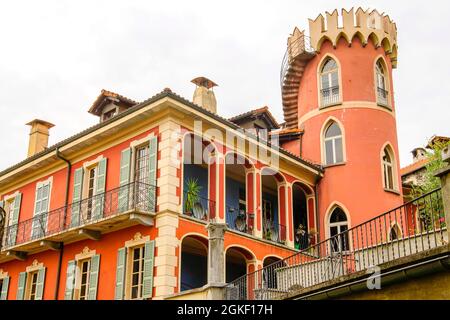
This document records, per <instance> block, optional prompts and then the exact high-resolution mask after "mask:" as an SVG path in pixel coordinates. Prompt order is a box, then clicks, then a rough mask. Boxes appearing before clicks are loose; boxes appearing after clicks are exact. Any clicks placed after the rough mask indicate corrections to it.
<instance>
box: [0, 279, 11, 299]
mask: <svg viewBox="0 0 450 320" xmlns="http://www.w3.org/2000/svg"><path fill="white" fill-rule="evenodd" d="M9 278H10V277H6V278H3V284H2V292H0V300H6V299H7V298H8V288H9Z"/></svg>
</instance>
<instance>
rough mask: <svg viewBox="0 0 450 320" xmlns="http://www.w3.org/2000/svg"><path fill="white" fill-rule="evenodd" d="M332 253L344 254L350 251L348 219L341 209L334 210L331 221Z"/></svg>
mask: <svg viewBox="0 0 450 320" xmlns="http://www.w3.org/2000/svg"><path fill="white" fill-rule="evenodd" d="M329 228H330V239H331V251H332V252H342V251H348V250H349V249H350V243H349V237H348V232H347V231H348V219H347V215H346V214H345V212H344V210H342V209H341V208H339V207H336V208H334V209H333V212H332V213H331V215H330V221H329Z"/></svg>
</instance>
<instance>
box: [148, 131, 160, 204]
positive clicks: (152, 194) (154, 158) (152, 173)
mask: <svg viewBox="0 0 450 320" xmlns="http://www.w3.org/2000/svg"><path fill="white" fill-rule="evenodd" d="M148 167H149V173H148V179H149V180H148V184H149V185H150V186H149V206H148V208H149V211H150V212H155V210H156V172H157V169H158V137H152V138H151V139H150V145H149V157H148Z"/></svg>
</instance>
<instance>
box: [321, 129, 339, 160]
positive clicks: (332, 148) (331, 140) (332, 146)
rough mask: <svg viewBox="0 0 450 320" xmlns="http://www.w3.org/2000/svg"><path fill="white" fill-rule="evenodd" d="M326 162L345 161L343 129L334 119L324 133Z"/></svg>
mask: <svg viewBox="0 0 450 320" xmlns="http://www.w3.org/2000/svg"><path fill="white" fill-rule="evenodd" d="M323 139H324V151H325V164H326V165H333V164H338V163H343V162H344V147H343V137H342V131H341V128H340V127H339V125H338V124H337V123H336V122H335V121H332V122H331V123H330V124H329V125H328V127H327V128H326V129H325V133H324V138H323Z"/></svg>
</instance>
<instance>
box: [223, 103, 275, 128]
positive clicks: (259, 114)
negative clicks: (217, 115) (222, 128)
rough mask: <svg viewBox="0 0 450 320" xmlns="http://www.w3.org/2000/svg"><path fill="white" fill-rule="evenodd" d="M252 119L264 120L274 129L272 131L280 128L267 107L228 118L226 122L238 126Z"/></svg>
mask: <svg viewBox="0 0 450 320" xmlns="http://www.w3.org/2000/svg"><path fill="white" fill-rule="evenodd" d="M252 118H253V119H254V118H265V119H266V120H267V121H268V123H269V124H270V126H271V127H272V128H274V129H278V128H280V124H279V123H278V122H277V120H276V119H275V117H274V116H273V115H272V113H271V112H270V111H269V107H267V106H264V107H262V108H258V109H254V110H250V111H247V112H244V113H241V114H239V115H237V116H234V117H231V118H229V119H228V120H229V121H231V122H233V123H236V124H238V123H241V122H243V121H245V120H247V119H252Z"/></svg>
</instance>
